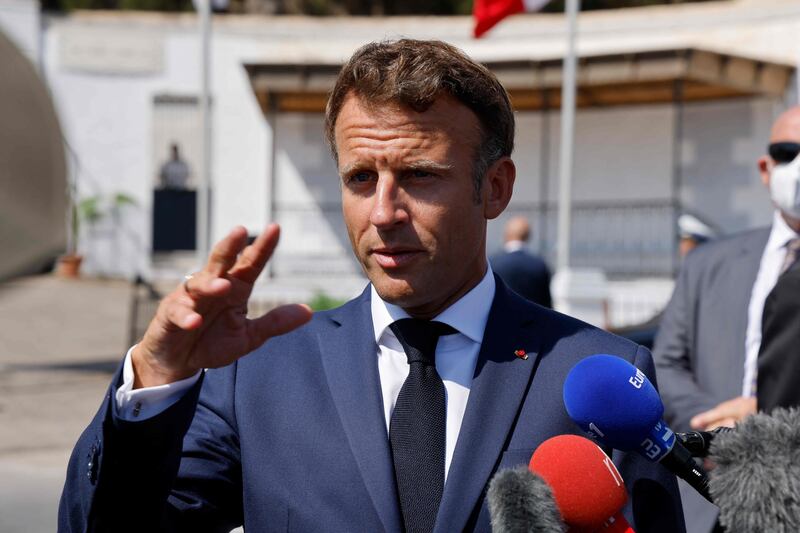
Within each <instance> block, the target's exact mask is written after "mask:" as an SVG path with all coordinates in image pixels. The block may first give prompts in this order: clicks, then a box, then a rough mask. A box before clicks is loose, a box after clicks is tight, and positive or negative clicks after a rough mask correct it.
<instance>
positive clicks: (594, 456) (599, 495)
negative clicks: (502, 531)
mask: <svg viewBox="0 0 800 533" xmlns="http://www.w3.org/2000/svg"><path fill="white" fill-rule="evenodd" d="M529 468H530V469H531V470H532V471H533V472H535V473H537V474H538V475H540V476H541V477H542V479H544V480H545V481H546V482H547V484H548V485H550V488H551V489H552V490H553V496H554V497H555V500H556V504H557V505H558V509H559V511H561V516H562V518H563V519H564V522H565V523H567V524H568V525H569V526H570V527H574V528H598V527H600V526H602V525H603V524H604V523H605V522H606V521H607V520H609V519H610V518H612V517H613V516H615V515H616V514H617V513H618V512H619V510H620V509H622V507H623V506H624V505H625V502H626V501H627V500H628V493H627V491H626V490H625V483H624V482H623V480H622V476H621V475H620V473H619V471H617V467H616V466H614V463H613V461H612V460H611V458H610V457H608V456H607V455H606V454H605V452H603V450H602V449H600V447H599V446H597V444H595V443H594V442H592V441H590V440H589V439H586V438H584V437H579V436H577V435H559V436H557V437H552V438H550V439H547V440H546V441H544V442H543V443H542V444H541V445H540V446H539V447H538V448H537V449H536V451H535V452H533V456H532V457H531V461H530V464H529Z"/></svg>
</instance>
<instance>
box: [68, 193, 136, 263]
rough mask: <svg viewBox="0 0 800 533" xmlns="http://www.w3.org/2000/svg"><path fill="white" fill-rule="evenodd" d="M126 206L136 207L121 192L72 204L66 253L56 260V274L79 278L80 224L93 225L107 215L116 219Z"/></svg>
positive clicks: (96, 195) (127, 196) (131, 198)
mask: <svg viewBox="0 0 800 533" xmlns="http://www.w3.org/2000/svg"><path fill="white" fill-rule="evenodd" d="M104 200H106V201H104ZM126 205H136V200H134V199H133V197H131V196H129V195H127V194H125V193H121V192H117V193H114V194H113V195H112V196H110V197H107V199H105V198H104V197H103V196H102V195H99V194H95V195H92V196H87V197H85V198H83V199H81V200H79V201H77V202H72V204H71V205H70V228H69V240H68V241H67V253H65V254H64V255H62V256H61V257H59V258H58V263H57V265H56V274H57V275H59V276H61V277H65V278H77V277H80V268H81V263H82V262H83V256H82V255H81V254H80V253H79V252H78V241H79V238H80V233H81V232H80V228H81V224H82V223H84V222H86V223H88V224H89V225H94V224H96V223H97V222H98V221H99V220H100V219H102V218H103V217H105V216H107V215H109V214H111V215H113V216H114V217H115V218H118V216H119V210H120V209H121V208H122V207H124V206H126Z"/></svg>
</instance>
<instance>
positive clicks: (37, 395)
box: [0, 275, 133, 533]
mask: <svg viewBox="0 0 800 533" xmlns="http://www.w3.org/2000/svg"><path fill="white" fill-rule="evenodd" d="M132 296H133V288H132V285H131V284H130V283H129V282H127V281H120V280H97V279H79V280H65V279H59V278H57V277H54V276H52V275H42V276H35V277H28V278H21V279H16V280H13V281H10V282H6V283H2V284H0V532H2V533H15V532H18V531H19V532H26V533H27V532H30V533H38V532H48V533H49V532H53V531H55V530H56V523H57V522H56V520H57V513H58V500H59V496H60V494H61V489H62V486H63V483H64V476H65V472H66V465H67V461H68V459H69V454H70V451H71V450H72V446H73V445H74V444H75V441H76V440H77V439H78V436H79V435H80V433H81V431H82V430H83V428H84V427H86V425H87V424H88V423H89V421H90V420H91V418H92V417H93V416H94V414H95V413H96V412H97V409H98V407H99V406H100V402H101V400H102V398H103V395H104V394H105V391H106V388H107V387H108V383H109V381H110V378H111V375H112V373H113V371H114V370H115V368H116V366H117V365H118V364H119V362H120V361H121V359H122V357H123V356H124V354H125V351H126V350H127V348H128V343H129V339H128V328H129V325H128V320H129V315H130V308H131V299H132Z"/></svg>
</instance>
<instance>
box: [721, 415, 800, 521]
mask: <svg viewBox="0 0 800 533" xmlns="http://www.w3.org/2000/svg"><path fill="white" fill-rule="evenodd" d="M710 457H711V460H712V461H713V462H714V463H715V464H716V466H715V467H714V468H713V469H712V470H711V472H710V477H711V482H710V489H711V496H712V497H713V499H714V503H716V504H717V505H718V506H719V509H720V515H719V521H720V524H722V525H723V526H724V527H725V530H726V531H730V532H733V533H736V532H738V531H747V532H750V531H787V532H788V531H800V410H798V409H796V408H793V409H775V410H773V411H772V413H771V414H770V415H767V414H765V413H758V414H755V415H752V416H749V417H747V418H745V419H743V420H742V421H741V422H739V423H738V424H737V425H736V429H735V431H731V432H727V433H720V434H718V435H716V437H715V438H714V440H713V441H712V442H711V455H710Z"/></svg>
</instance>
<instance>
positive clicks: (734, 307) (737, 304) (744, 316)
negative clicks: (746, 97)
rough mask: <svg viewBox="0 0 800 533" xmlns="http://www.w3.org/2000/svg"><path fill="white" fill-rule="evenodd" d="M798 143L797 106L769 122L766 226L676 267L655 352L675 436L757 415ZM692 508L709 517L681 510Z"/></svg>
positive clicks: (791, 226) (702, 527) (789, 224)
mask: <svg viewBox="0 0 800 533" xmlns="http://www.w3.org/2000/svg"><path fill="white" fill-rule="evenodd" d="M798 142H800V107H793V108H791V109H789V110H788V111H786V112H785V113H783V114H782V115H781V116H780V117H778V119H777V120H776V121H775V123H774V125H773V127H772V131H771V134H770V146H769V155H764V156H763V157H761V158H760V159H759V160H758V168H759V171H760V174H761V179H762V182H763V183H764V185H765V186H766V187H767V188H768V189H769V191H770V196H771V198H772V201H773V204H774V205H775V212H774V215H773V222H772V226H771V227H770V228H761V229H756V230H751V231H748V232H744V233H740V234H737V235H733V236H730V237H726V238H722V239H718V240H716V241H715V242H713V243H709V244H707V245H705V246H703V247H701V248H698V249H697V250H695V251H694V252H693V253H691V254H689V256H688V257H687V258H686V260H685V262H684V264H683V267H682V269H681V272H680V275H679V277H678V280H677V283H676V286H675V290H674V292H673V295H672V298H671V300H670V303H669V304H668V306H667V309H666V311H665V313H664V316H663V318H662V320H661V326H660V328H659V332H658V336H657V337H656V343H655V347H654V350H653V354H654V358H655V361H656V366H657V368H658V375H659V384H660V386H661V395H662V398H663V400H664V407H665V413H664V414H665V417H666V420H667V422H668V423H669V424H670V425H671V427H672V428H673V429H674V430H675V431H688V430H690V429H712V428H714V427H717V426H733V425H734V424H735V423H736V422H738V421H739V420H741V419H742V418H744V417H745V416H747V415H750V414H752V413H755V412H756V380H757V369H756V364H757V358H758V352H759V347H760V345H761V336H762V330H761V327H762V312H763V309H764V302H765V300H766V299H767V295H768V294H769V293H770V291H771V290H772V288H773V287H774V286H775V283H776V281H777V280H778V276H779V275H780V273H781V271H782V270H785V269H786V265H785V262H786V260H787V257H789V256H788V254H787V252H788V251H789V249H790V243H792V242H796V241H795V239H797V238H798V237H800V206H798V205H797V202H798V198H797V196H796V195H791V194H787V192H788V191H789V190H796V187H797V180H798V176H797V173H796V172H793V171H792V170H791V169H790V168H789V166H790V164H791V163H792V161H793V160H794V159H795V158H796V156H797V152H796V151H795V150H794V148H792V147H794V146H797V144H794V143H798ZM787 143H788V144H787ZM789 148H791V149H789ZM787 169H789V170H788V171H787ZM792 187H794V189H793V188H792ZM789 258H790V257H789ZM790 259H791V258H790ZM682 494H683V495H684V501H685V503H686V505H687V516H693V517H697V520H694V521H693V523H692V524H691V527H692V528H697V530H698V531H709V530H710V529H711V528H712V527H713V525H714V523H715V521H716V513H715V511H714V509H713V508H712V509H709V508H707V507H705V504H704V503H702V502H700V500H699V499H697V498H695V497H694V496H693V495H691V494H690V493H688V492H682ZM693 501H694V502H697V505H698V506H704V508H705V509H706V511H705V512H702V511H699V510H688V506H689V505H690V504H691V503H692V502H693ZM690 513H691V514H690ZM701 514H702V515H703V518H702V519H701V518H700V515H701Z"/></svg>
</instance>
